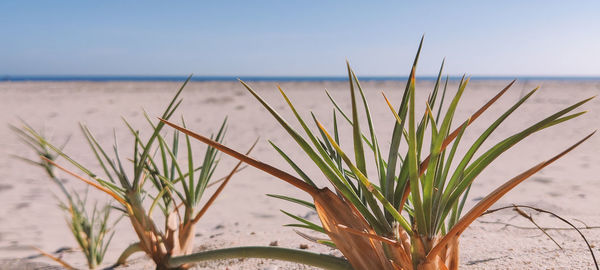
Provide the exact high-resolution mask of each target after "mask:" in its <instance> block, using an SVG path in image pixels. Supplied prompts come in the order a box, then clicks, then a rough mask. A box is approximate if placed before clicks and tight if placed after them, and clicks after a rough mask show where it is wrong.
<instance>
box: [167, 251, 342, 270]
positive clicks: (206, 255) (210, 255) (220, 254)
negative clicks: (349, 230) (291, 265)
mask: <svg viewBox="0 0 600 270" xmlns="http://www.w3.org/2000/svg"><path fill="white" fill-rule="evenodd" d="M233 258H263V259H275V260H282V261H288V262H295V263H302V264H306V265H311V266H316V267H320V268H323V269H331V270H349V269H353V268H352V266H351V265H350V263H349V262H348V261H347V260H345V259H343V258H339V257H336V256H332V255H326V254H317V253H312V252H307V251H303V250H297V249H289V248H280V247H257V246H250V247H234V248H224V249H217V250H211V251H205V252H200V253H194V254H190V255H185V256H179V257H173V258H171V259H169V261H168V262H167V264H168V265H169V267H178V266H180V265H183V264H188V263H197V262H201V261H207V260H219V259H233Z"/></svg>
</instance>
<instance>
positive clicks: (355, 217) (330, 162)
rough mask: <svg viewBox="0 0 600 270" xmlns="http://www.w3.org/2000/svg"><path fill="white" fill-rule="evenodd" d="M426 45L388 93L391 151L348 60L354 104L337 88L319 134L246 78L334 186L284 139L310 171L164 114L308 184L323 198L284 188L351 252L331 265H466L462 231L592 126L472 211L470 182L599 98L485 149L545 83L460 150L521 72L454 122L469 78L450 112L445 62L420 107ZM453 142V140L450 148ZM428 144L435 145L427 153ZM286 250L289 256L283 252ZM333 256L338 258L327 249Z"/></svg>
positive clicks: (417, 268)
mask: <svg viewBox="0 0 600 270" xmlns="http://www.w3.org/2000/svg"><path fill="white" fill-rule="evenodd" d="M421 44H422V40H421ZM420 50H421V45H419V50H418V52H417V56H416V58H415V61H414V64H413V67H412V70H411V73H410V76H409V80H408V82H407V84H406V89H405V91H404V94H403V97H402V100H401V104H400V107H399V109H398V110H397V111H396V110H395V109H393V107H392V105H391V103H390V102H389V101H388V100H387V99H386V101H387V103H388V105H389V106H390V108H391V109H392V113H393V114H394V116H395V118H396V121H395V123H393V125H394V131H393V133H392V136H391V144H390V147H389V149H388V151H387V159H385V158H384V156H383V154H384V153H382V149H381V147H380V145H379V143H378V142H379V140H378V139H377V137H376V136H375V132H374V130H375V129H374V124H373V121H372V119H371V115H370V110H369V106H368V103H367V100H366V99H365V95H364V92H363V90H362V88H361V85H360V83H359V81H358V79H357V77H356V76H355V74H354V72H353V71H352V70H351V69H350V66H349V65H348V78H349V84H350V98H351V104H352V112H351V113H350V114H346V113H344V112H343V111H342V110H341V109H340V107H339V106H338V105H337V103H336V102H335V101H334V100H333V99H332V98H331V96H330V99H331V101H332V102H333V105H334V107H335V109H334V114H333V123H334V124H333V133H332V134H333V136H332V135H330V134H331V133H330V132H328V131H327V130H326V129H325V127H324V126H323V125H321V124H320V123H319V121H318V120H317V118H316V116H314V115H312V118H313V119H312V120H313V121H314V123H315V124H316V126H317V127H318V129H317V130H318V133H315V132H313V131H312V130H311V129H310V128H309V127H308V125H307V123H306V121H305V120H304V119H303V118H302V117H301V116H300V114H299V113H298V112H297V110H296V108H295V107H294V106H293V104H292V102H291V100H290V99H289V98H288V97H287V95H286V94H285V93H284V91H283V90H282V89H281V88H280V89H279V90H280V92H281V94H282V96H283V98H284V99H285V101H286V102H287V103H288V105H289V107H290V109H291V111H292V112H293V114H294V115H295V117H296V119H297V120H298V122H299V124H300V125H301V126H302V130H303V131H304V133H305V135H306V136H307V137H308V141H307V139H305V137H303V136H302V135H301V134H300V132H298V131H296V130H294V129H293V128H292V127H291V126H290V125H289V124H288V122H287V121H286V120H284V119H283V118H282V117H281V116H280V115H279V114H278V113H277V112H276V111H275V110H274V109H273V108H272V107H271V106H270V105H269V104H268V103H267V102H266V101H265V100H263V99H262V98H261V97H260V96H259V95H258V93H257V92H256V91H254V90H253V89H252V88H251V87H250V86H249V85H247V84H246V83H244V82H242V84H243V85H244V87H245V88H246V89H247V90H248V91H249V92H250V93H251V94H252V95H253V96H254V97H255V98H256V99H257V100H258V101H259V102H260V103H261V104H262V105H263V106H264V107H265V108H266V109H267V110H268V111H269V112H270V113H271V115H272V116H273V117H274V118H275V119H276V120H277V122H279V124H281V126H282V127H283V128H284V129H285V130H286V131H287V132H288V133H289V134H290V136H291V137H292V138H293V140H294V141H296V142H297V143H298V145H299V146H300V147H301V148H302V149H303V150H304V152H305V153H306V154H307V155H308V157H309V158H310V159H311V160H312V161H313V162H314V163H315V164H316V165H317V166H318V168H319V169H320V170H321V172H322V173H323V175H324V176H325V178H326V179H327V180H328V181H329V183H330V184H331V185H332V186H333V187H334V190H333V191H332V190H330V189H329V188H326V187H325V188H319V187H318V186H317V185H316V184H315V181H314V180H313V179H311V178H309V177H308V176H307V174H306V173H305V172H304V171H302V169H301V168H300V167H299V166H298V165H297V164H295V163H294V162H293V161H292V160H291V159H290V158H289V157H288V156H287V155H286V154H285V153H284V152H283V151H281V150H280V149H279V148H277V147H276V146H275V145H274V146H275V149H276V150H277V151H278V152H279V153H280V154H281V155H282V156H283V157H284V159H285V160H286V161H288V162H289V164H290V165H291V167H292V168H293V169H294V170H295V171H296V172H297V173H298V175H300V177H301V178H302V179H299V178H297V177H295V176H292V175H290V174H288V173H286V172H284V171H281V170H279V169H277V168H274V167H272V166H270V165H268V164H264V163H262V162H260V161H257V160H254V159H252V158H250V157H248V156H247V155H243V154H241V153H238V152H236V151H234V150H232V149H230V148H227V147H226V146H224V145H222V144H220V143H219V142H216V141H214V140H211V139H210V138H207V137H204V136H202V135H199V134H196V133H193V132H192V131H190V130H187V129H186V128H185V127H179V126H177V125H175V124H172V123H170V122H168V121H167V120H163V122H164V123H167V124H168V125H170V126H172V127H174V128H176V129H178V130H180V131H182V132H184V133H185V134H187V135H189V136H192V137H194V138H196V139H198V140H200V141H202V142H204V143H207V144H208V145H210V146H212V147H215V148H217V149H219V150H221V151H222V152H224V153H226V154H228V155H231V156H233V157H235V158H237V159H239V160H240V161H243V162H246V163H248V164H249V165H251V166H254V167H256V168H258V169H261V170H263V171H265V172H267V173H269V174H271V175H273V176H275V177H277V178H279V179H281V180H283V181H285V182H287V183H290V184H292V185H294V186H295V187H297V188H299V189H301V190H303V191H305V192H306V193H308V194H309V195H310V196H311V197H312V199H313V200H314V203H310V202H306V201H302V200H299V199H295V198H289V197H285V196H278V197H279V198H282V199H286V200H289V201H292V202H296V203H299V204H301V205H304V206H307V207H310V208H312V209H314V210H316V212H317V214H318V216H319V219H320V221H321V226H319V225H317V224H314V223H311V222H309V221H307V220H304V219H302V218H301V217H295V216H294V218H295V219H296V220H299V221H301V224H298V225H296V226H299V227H304V228H308V229H312V230H314V231H317V232H323V233H325V234H326V235H327V236H328V237H329V239H317V238H313V239H314V240H315V241H317V242H320V243H324V244H327V245H330V246H334V247H335V248H337V249H339V250H340V251H341V252H342V254H343V255H344V257H345V260H347V261H346V262H343V263H339V264H338V265H336V266H331V268H332V269H334V268H338V269H341V268H346V267H349V266H348V263H349V265H351V266H352V268H354V269H405V270H411V269H413V270H434V269H450V270H454V269H458V265H459V261H458V259H459V256H458V255H459V237H460V235H461V233H462V232H463V231H464V230H465V229H466V228H467V227H468V226H469V225H470V224H471V223H472V222H473V221H474V220H475V219H476V218H477V217H479V216H480V215H481V214H482V213H483V212H485V211H486V210H487V209H488V208H489V207H490V206H492V205H493V204H494V203H495V202H496V201H497V200H498V199H500V198H501V197H502V196H504V195H505V194H506V193H507V192H508V191H510V190H511V189H512V188H514V187H515V186H517V185H518V184H519V183H521V182H522V181H524V180H525V179H527V178H528V177H530V176H531V175H533V174H534V173H536V172H538V171H539V170H541V169H542V168H544V167H546V166H548V165H549V164H551V163H552V162H554V161H556V160H557V159H559V158H560V157H562V156H563V155H565V154H566V153H568V152H569V151H571V150H573V149H574V148H575V147H577V146H579V145H580V144H581V143H582V142H583V141H585V140H587V139H588V138H589V137H590V136H591V135H592V134H593V133H592V134H590V135H588V136H586V137H584V138H583V139H582V140H580V141H579V142H577V143H575V144H574V145H573V146H571V147H569V148H567V149H566V150H564V151H563V152H561V153H559V154H558V155H556V156H554V157H552V158H550V159H548V160H546V161H543V162H541V163H539V164H537V165H536V166H534V167H532V168H531V169H529V170H527V171H525V172H523V173H521V174H519V175H517V176H515V177H514V178H512V179H510V180H509V181H507V182H506V183H505V184H503V185H501V186H500V187H498V188H497V189H496V190H494V191H493V192H491V193H490V194H488V195H487V196H485V197H484V198H483V199H482V200H481V201H480V202H479V203H478V204H477V205H475V206H474V207H473V208H472V209H470V210H469V211H468V212H467V213H466V214H463V213H462V211H463V206H464V204H465V201H466V198H467V196H468V193H469V190H470V186H471V184H472V183H473V181H474V180H475V179H476V177H477V176H478V175H479V174H480V173H481V172H482V171H483V170H484V169H485V168H486V167H488V166H489V165H490V164H492V162H493V161H494V160H495V159H496V158H497V157H498V156H500V155H501V154H502V153H504V152H505V151H506V150H508V149H510V148H512V147H513V146H514V145H515V144H517V143H518V142H520V141H522V140H523V139H525V138H526V137H528V136H529V135H531V134H533V133H536V132H538V131H541V130H544V129H546V128H549V127H552V126H554V125H557V124H560V123H562V122H564V121H568V120H570V119H572V118H575V117H578V116H580V115H582V114H583V113H585V112H577V113H571V112H572V111H573V110H575V109H576V108H578V107H580V106H581V105H583V104H584V103H586V102H587V101H589V100H590V99H591V98H589V99H585V100H582V101H580V102H577V103H575V104H573V105H571V106H569V107H566V108H564V109H562V110H560V111H558V112H556V113H554V114H552V115H550V116H547V117H546V118H543V119H542V120H541V121H539V122H537V123H536V124H534V125H532V126H530V127H527V128H525V129H523V130H522V131H520V132H518V133H515V134H514V135H512V136H510V137H507V138H506V139H504V140H502V141H500V142H499V143H497V144H495V145H494V146H492V147H491V148H489V149H488V150H487V151H485V152H483V153H480V151H478V150H479V149H480V148H481V146H482V145H483V143H484V142H485V141H486V140H487V139H488V138H489V136H490V135H491V134H492V133H493V132H494V130H496V129H497V128H498V127H499V126H500V124H501V123H502V122H504V121H505V120H506V119H507V118H508V116H509V115H511V114H512V113H513V112H514V111H515V110H516V109H517V108H519V107H520V106H521V105H522V104H523V103H524V102H525V101H526V100H527V99H528V98H530V97H531V96H532V95H533V94H534V93H535V92H536V91H537V88H536V89H533V90H532V91H530V92H529V93H527V94H526V95H525V96H523V97H522V98H521V99H520V100H519V101H517V102H516V103H515V104H514V105H513V106H512V107H511V108H509V109H508V110H507V111H506V112H504V113H503V114H502V115H501V116H500V117H498V118H497V119H496V120H495V121H494V122H493V123H492V124H491V125H490V126H489V127H488V128H487V129H486V130H485V131H484V132H482V133H481V134H480V135H479V136H478V138H477V139H476V140H475V141H474V142H472V143H471V144H470V145H468V146H467V151H466V153H465V154H464V156H462V157H459V156H457V155H456V152H457V148H458V147H459V143H460V142H461V138H462V136H463V134H464V132H465V131H466V130H467V128H468V126H469V125H470V124H472V123H473V122H474V121H475V120H476V119H477V118H478V117H479V116H480V115H481V114H482V113H483V112H484V111H485V110H486V109H487V108H489V107H490V106H491V105H492V104H493V103H494V102H496V101H497V100H498V99H499V98H500V97H501V96H502V95H503V94H504V93H505V92H506V91H507V90H508V89H509V88H510V86H511V85H512V84H513V83H514V81H513V82H511V83H510V84H509V85H508V86H507V87H506V88H504V89H503V90H502V91H500V92H499V93H498V94H497V95H496V96H494V97H493V98H492V99H491V100H490V101H489V102H488V103H486V104H485V105H484V106H482V107H481V109H479V110H478V111H477V112H475V113H474V114H473V115H472V116H471V117H469V118H468V119H466V120H464V121H463V122H462V124H461V125H459V126H458V127H457V128H455V129H454V130H453V131H452V128H451V124H452V122H453V119H454V114H455V111H456V108H457V106H458V104H459V101H460V98H461V96H462V94H463V92H464V90H465V89H466V87H467V84H468V82H469V79H468V78H464V77H463V79H462V80H461V81H460V83H459V88H458V91H457V93H456V95H455V96H454V97H453V98H452V99H451V100H450V103H449V104H448V105H447V109H446V110H445V112H444V111H443V110H442V109H443V107H442V105H443V102H444V99H445V96H446V95H445V94H446V88H447V85H448V84H447V82H448V79H446V83H445V84H444V86H443V94H442V97H441V98H440V99H438V93H439V92H440V91H439V90H440V89H441V88H442V69H443V63H442V68H440V73H439V75H438V79H437V82H436V84H435V87H434V89H433V90H432V92H431V94H430V95H429V98H428V100H427V103H426V104H425V107H426V108H425V113H424V114H423V115H422V116H417V115H416V113H415V95H416V93H415V69H416V66H417V62H418V57H419V53H420ZM356 89H358V94H360V98H358V97H357V96H358V94H357V91H356ZM438 100H439V104H438V103H437V101H438ZM360 103H362V105H363V107H364V112H363V113H364V114H365V117H366V119H367V126H368V133H367V134H364V133H363V131H362V129H361V126H360V123H359V113H361V112H360V111H359V109H358V107H359V105H358V104H360ZM436 106H437V107H438V109H437V112H434V109H433V108H435V107H436ZM336 110H337V113H339V114H341V115H342V116H343V117H344V119H345V121H346V122H348V124H349V125H350V126H351V128H352V131H353V132H352V138H353V152H354V155H353V156H354V160H352V159H351V156H348V155H347V154H346V153H345V152H344V151H343V150H342V148H341V147H340V140H339V137H340V135H343V134H339V132H338V120H337V116H336V115H337V113H336ZM426 132H428V133H430V136H429V138H430V141H426V140H425V138H426V136H425V134H426ZM403 141H404V142H405V143H406V145H407V152H405V153H399V152H398V151H399V149H400V148H399V147H400V144H401V143H402V142H403ZM365 145H366V147H365ZM450 145H451V147H450V148H449V149H447V148H448V146H450ZM365 149H369V150H370V151H371V153H370V154H372V157H373V161H374V162H373V164H375V168H374V169H373V170H372V171H374V172H376V174H375V175H372V174H371V175H367V172H368V170H367V162H366V159H367V155H368V151H365ZM423 153H428V155H427V156H426V155H425V154H423ZM476 153H480V154H479V156H476ZM252 248H253V247H249V248H248V249H252ZM239 250H243V248H239ZM239 250H238V252H237V253H235V252H232V251H231V250H223V251H221V253H220V254H221V255H223V256H225V254H227V256H230V257H235V256H242V255H243V256H245V255H244V254H243V252H241V251H239ZM218 253H219V251H211V255H212V256H208V255H204V256H203V255H202V254H195V255H189V256H184V257H180V258H173V260H178V261H179V262H190V261H198V260H201V259H207V258H214V257H215V255H214V254H218ZM297 256H302V255H292V253H290V254H288V256H287V257H285V258H283V259H285V260H293V261H301V259H298V258H297ZM260 257H267V258H268V257H269V254H268V251H267V250H265V254H260ZM294 257H296V258H294ZM221 258H222V257H221ZM278 258H279V259H282V257H281V256H280V257H278ZM324 260H330V259H329V258H324ZM345 260H344V261H345ZM313 265H314V264H313Z"/></svg>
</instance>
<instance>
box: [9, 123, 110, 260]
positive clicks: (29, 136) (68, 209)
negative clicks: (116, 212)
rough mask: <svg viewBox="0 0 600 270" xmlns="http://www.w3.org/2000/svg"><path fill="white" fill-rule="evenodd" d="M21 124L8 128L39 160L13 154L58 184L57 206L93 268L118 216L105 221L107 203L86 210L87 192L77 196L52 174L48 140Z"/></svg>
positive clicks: (53, 158)
mask: <svg viewBox="0 0 600 270" xmlns="http://www.w3.org/2000/svg"><path fill="white" fill-rule="evenodd" d="M23 125H24V127H23V128H17V127H15V126H11V129H12V130H13V131H14V132H15V133H16V134H17V135H18V136H19V138H20V139H21V140H22V141H23V142H24V143H25V144H26V145H28V146H29V148H31V149H32V150H34V151H35V153H36V154H37V155H38V156H39V157H41V158H40V161H33V160H31V159H27V158H24V157H17V158H19V159H21V160H23V161H25V162H27V163H30V164H33V165H35V166H39V167H42V168H43V169H44V171H45V172H46V174H47V175H48V177H49V178H50V179H51V180H52V181H53V182H54V183H55V184H56V185H57V186H58V187H59V188H60V190H61V192H62V193H63V195H64V197H65V198H66V200H65V201H62V200H60V203H59V206H60V207H61V209H63V210H64V211H65V213H67V216H68V218H67V220H66V221H67V224H68V226H69V229H70V230H71V233H72V234H73V236H74V237H75V240H76V241H77V244H78V245H79V247H80V248H81V250H82V252H83V254H84V255H85V258H86V260H87V265H88V267H89V268H90V269H95V268H96V267H98V266H99V265H100V264H101V263H102V260H103V259H104V255H105V254H106V250H107V249H108V245H109V244H110V242H111V239H112V237H113V235H114V231H113V228H114V225H116V223H117V222H118V221H119V220H120V219H117V220H116V221H115V222H114V224H112V225H109V224H108V220H109V219H110V205H104V206H101V207H98V206H97V205H95V204H94V206H93V208H92V209H91V213H90V211H88V210H87V209H86V208H87V207H88V206H87V193H86V196H85V197H84V198H81V197H80V196H79V195H78V194H77V193H76V192H73V191H71V192H69V191H67V188H66V187H65V186H64V184H63V182H62V180H61V179H60V178H59V177H58V176H57V175H56V172H55V171H56V170H55V167H54V165H52V162H54V161H55V160H56V158H57V157H58V156H57V155H56V154H54V153H52V151H51V150H50V148H49V146H48V144H47V143H45V142H46V137H45V136H43V135H41V134H40V133H39V132H37V131H35V130H34V129H33V128H32V127H31V126H29V125H27V124H26V123H23ZM61 148H62V147H61ZM40 252H41V253H42V254H43V255H45V256H47V257H49V258H51V259H53V260H55V261H57V262H59V263H60V264H62V265H63V266H65V267H67V268H70V269H72V268H73V267H72V266H70V265H69V264H68V263H67V262H65V261H63V260H61V259H59V258H56V257H54V256H52V255H50V254H48V253H46V252H43V251H41V250H40Z"/></svg>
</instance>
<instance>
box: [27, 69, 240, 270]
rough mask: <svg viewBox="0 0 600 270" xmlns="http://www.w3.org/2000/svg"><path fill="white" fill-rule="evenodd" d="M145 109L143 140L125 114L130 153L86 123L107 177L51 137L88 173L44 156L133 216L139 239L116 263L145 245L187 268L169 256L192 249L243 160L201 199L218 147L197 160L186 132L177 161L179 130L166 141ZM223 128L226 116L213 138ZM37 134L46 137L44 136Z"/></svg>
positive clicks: (160, 259) (175, 103)
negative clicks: (105, 142) (159, 219)
mask: <svg viewBox="0 0 600 270" xmlns="http://www.w3.org/2000/svg"><path fill="white" fill-rule="evenodd" d="M190 78H191V77H190ZM190 78H188V80H187V81H186V82H185V83H184V84H183V86H182V87H181V88H180V89H179V91H178V92H177V94H176V95H175V97H174V98H173V99H172V100H171V102H170V104H169V106H168V107H167V109H166V110H165V111H164V113H163V114H162V117H163V118H166V119H168V118H170V117H171V116H172V115H173V113H174V112H175V110H176V109H177V108H178V107H179V105H180V104H181V99H179V95H180V94H181V91H182V90H183V88H184V87H185V85H186V84H187V82H188V81H189V80H190ZM144 115H145V116H146V119H147V120H148V123H149V125H150V127H151V129H152V134H151V135H150V137H149V138H148V139H147V140H146V141H143V139H142V138H141V137H140V134H139V131H138V130H136V129H134V128H133V127H132V126H131V125H130V124H129V123H128V122H127V121H126V120H124V122H125V124H126V126H127V127H128V129H129V130H130V132H131V135H132V140H133V143H132V145H131V148H133V156H132V157H130V158H128V159H123V158H121V157H120V155H119V148H118V146H117V145H116V143H115V145H114V146H113V150H114V158H111V157H110V156H109V154H108V153H107V151H105V150H104V148H103V147H102V146H101V145H100V143H99V142H98V141H97V140H96V138H95V137H94V136H93V135H92V132H91V131H90V130H89V129H88V128H87V127H86V126H84V125H81V129H82V131H83V134H84V136H85V138H86V139H87V141H88V143H89V145H90V148H91V153H92V154H93V155H94V156H95V157H96V159H97V161H98V163H99V165H100V167H101V168H102V171H103V173H104V175H105V177H106V178H103V177H100V174H98V173H95V172H92V170H90V169H88V168H87V167H85V166H83V165H81V164H80V163H78V162H76V161H75V160H73V159H72V158H70V157H69V156H68V155H67V154H65V153H64V152H63V151H61V150H60V149H59V148H57V147H55V146H53V145H52V144H49V143H47V142H46V143H47V144H48V146H49V147H50V148H51V149H52V150H53V151H55V152H56V153H58V154H59V155H60V156H62V157H63V158H65V159H66V160H68V161H69V162H70V163H71V164H72V165H74V166H76V167H77V168H78V169H79V170H80V171H82V172H83V173H84V174H85V175H87V177H88V178H86V177H84V176H81V175H78V174H76V173H75V172H73V171H70V170H68V169H66V168H64V167H62V166H60V165H58V164H56V163H55V162H54V161H52V160H50V159H46V161H47V162H48V163H50V164H52V165H53V166H56V167H57V168H59V169H61V170H64V171H65V172H67V173H69V174H70V175H72V176H74V177H75V178H78V179H80V180H82V181H84V182H86V183H87V184H89V185H91V186H93V187H95V188H97V189H99V190H101V191H103V192H105V193H106V194H108V195H110V196H111V197H112V198H113V199H114V200H115V201H116V202H117V203H118V204H119V205H120V207H118V209H120V210H121V211H122V212H123V213H125V215H127V217H129V220H130V222H131V225H132V227H133V229H134V231H135V233H136V234H137V236H138V239H139V242H137V243H134V244H132V245H131V246H129V247H128V248H127V249H126V250H125V251H124V252H123V253H122V255H121V256H120V258H119V259H118V263H124V262H125V260H126V259H127V257H129V256H130V255H131V254H133V253H135V252H138V251H143V252H145V253H146V254H147V255H148V256H149V257H150V258H151V259H152V260H153V261H154V263H156V269H187V268H189V267H190V266H191V265H188V264H183V265H177V266H174V267H171V266H169V265H168V259H169V258H170V257H173V256H181V255H186V254H190V253H191V252H192V249H193V247H194V235H195V233H194V231H195V225H196V224H197V223H198V221H199V220H200V218H201V217H202V216H203V215H204V214H205V213H206V211H207V210H208V208H209V207H210V206H211V205H212V203H213V202H214V200H215V199H216V198H217V196H218V195H219V194H220V192H221V191H222V190H223V188H224V187H225V186H226V185H227V183H228V182H229V180H230V179H231V177H232V176H233V175H234V174H235V172H236V171H237V170H238V168H239V166H240V165H241V162H239V163H238V164H237V165H236V166H235V168H234V169H233V170H232V171H231V173H229V174H228V175H227V176H226V177H225V178H223V179H221V180H220V181H221V182H220V184H219V186H218V188H217V189H216V190H215V191H214V193H213V194H212V195H211V197H210V198H209V199H208V200H207V201H206V203H205V204H204V205H201V204H200V201H201V199H202V196H203V194H204V192H205V190H206V189H207V186H208V185H209V182H210V180H211V178H212V176H213V174H214V172H215V168H216V166H217V163H218V160H217V154H218V151H217V150H216V149H215V148H213V147H210V146H209V147H207V149H206V151H205V154H204V157H203V159H202V163H201V164H197V163H196V162H195V160H194V158H195V155H194V151H193V150H192V145H191V142H190V139H189V137H188V136H185V144H184V145H185V151H186V163H185V164H180V163H179V162H178V155H179V154H180V149H179V148H180V140H179V132H177V131H174V133H173V135H172V138H171V139H169V141H167V138H166V137H165V136H163V135H162V134H161V131H162V128H163V126H164V123H162V122H158V123H156V124H155V123H153V122H152V121H151V120H150V118H149V117H148V116H147V114H145V113H144ZM184 125H185V124H184ZM225 129H226V120H225V121H223V124H222V125H221V127H220V129H219V131H218V133H217V134H216V136H215V137H214V139H215V141H218V142H221V141H222V140H223V136H224V135H225ZM38 139H40V140H43V138H38ZM44 141H45V140H44ZM115 142H116V139H115ZM251 149H252V148H251ZM251 149H250V150H249V151H248V153H249V152H250V151H251ZM122 160H123V161H125V160H128V161H129V162H131V163H132V164H126V163H124V162H122ZM128 165H130V166H128ZM126 168H131V169H132V170H133V171H132V172H130V173H127V170H126ZM89 178H91V180H90V179H89ZM148 182H150V184H148ZM148 186H151V188H148ZM146 198H149V199H150V200H151V202H147V203H145V202H144V199H146ZM148 206H149V207H148ZM157 207H158V208H160V214H162V216H163V217H164V220H165V222H164V226H163V228H162V229H159V228H160V226H159V225H160V224H157V223H156V222H155V219H154V218H153V214H155V213H154V210H155V209H157Z"/></svg>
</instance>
